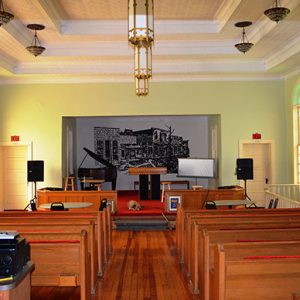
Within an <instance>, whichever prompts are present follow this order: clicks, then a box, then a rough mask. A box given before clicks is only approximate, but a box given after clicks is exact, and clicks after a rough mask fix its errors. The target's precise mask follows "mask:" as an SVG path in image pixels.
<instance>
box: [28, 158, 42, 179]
mask: <svg viewBox="0 0 300 300" xmlns="http://www.w3.org/2000/svg"><path fill="white" fill-rule="evenodd" d="M27 181H28V182H37V181H44V161H43V160H28V161H27Z"/></svg>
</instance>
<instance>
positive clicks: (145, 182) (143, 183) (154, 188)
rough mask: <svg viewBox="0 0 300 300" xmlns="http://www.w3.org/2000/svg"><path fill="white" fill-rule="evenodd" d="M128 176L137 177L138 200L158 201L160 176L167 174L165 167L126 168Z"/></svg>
mask: <svg viewBox="0 0 300 300" xmlns="http://www.w3.org/2000/svg"><path fill="white" fill-rule="evenodd" d="M128 174H129V175H139V197H140V200H148V199H151V200H160V175H161V174H167V168H165V167H142V168H128ZM149 176H150V193H149Z"/></svg>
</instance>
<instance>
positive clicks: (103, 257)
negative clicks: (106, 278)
mask: <svg viewBox="0 0 300 300" xmlns="http://www.w3.org/2000/svg"><path fill="white" fill-rule="evenodd" d="M7 217H13V218H18V217H25V218H46V219H48V218H55V219H57V218H68V219H75V220H74V221H73V222H76V220H78V219H86V220H91V221H95V223H96V228H95V231H96V240H97V253H98V276H102V275H103V273H104V269H105V264H106V263H107V261H108V259H109V255H110V254H111V252H112V244H111V234H112V232H111V231H112V220H111V210H110V206H108V207H107V209H104V211H90V212H86V211H83V212H79V211H49V210H48V211H35V212H30V211H13V212H11V211H4V212H0V220H2V219H3V218H7ZM0 222H1V221H0Z"/></svg>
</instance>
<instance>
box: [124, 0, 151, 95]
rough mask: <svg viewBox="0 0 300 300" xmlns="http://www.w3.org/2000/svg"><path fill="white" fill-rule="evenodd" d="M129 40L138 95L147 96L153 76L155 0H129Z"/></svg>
mask: <svg viewBox="0 0 300 300" xmlns="http://www.w3.org/2000/svg"><path fill="white" fill-rule="evenodd" d="M128 41H129V43H130V44H131V46H132V47H133V48H134V77H135V83H136V95H138V96H146V95H148V92H149V78H151V77H152V44H153V42H154V18H153V0H128Z"/></svg>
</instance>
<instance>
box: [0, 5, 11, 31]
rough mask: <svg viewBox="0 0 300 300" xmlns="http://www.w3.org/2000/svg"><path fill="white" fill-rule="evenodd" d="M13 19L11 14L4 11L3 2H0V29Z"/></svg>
mask: <svg viewBox="0 0 300 300" xmlns="http://www.w3.org/2000/svg"><path fill="white" fill-rule="evenodd" d="M13 18H14V15H12V14H10V13H8V12H7V11H5V10H4V5H3V1H2V0H0V27H1V26H2V25H3V24H6V23H8V22H9V21H10V20H12V19H13Z"/></svg>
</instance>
